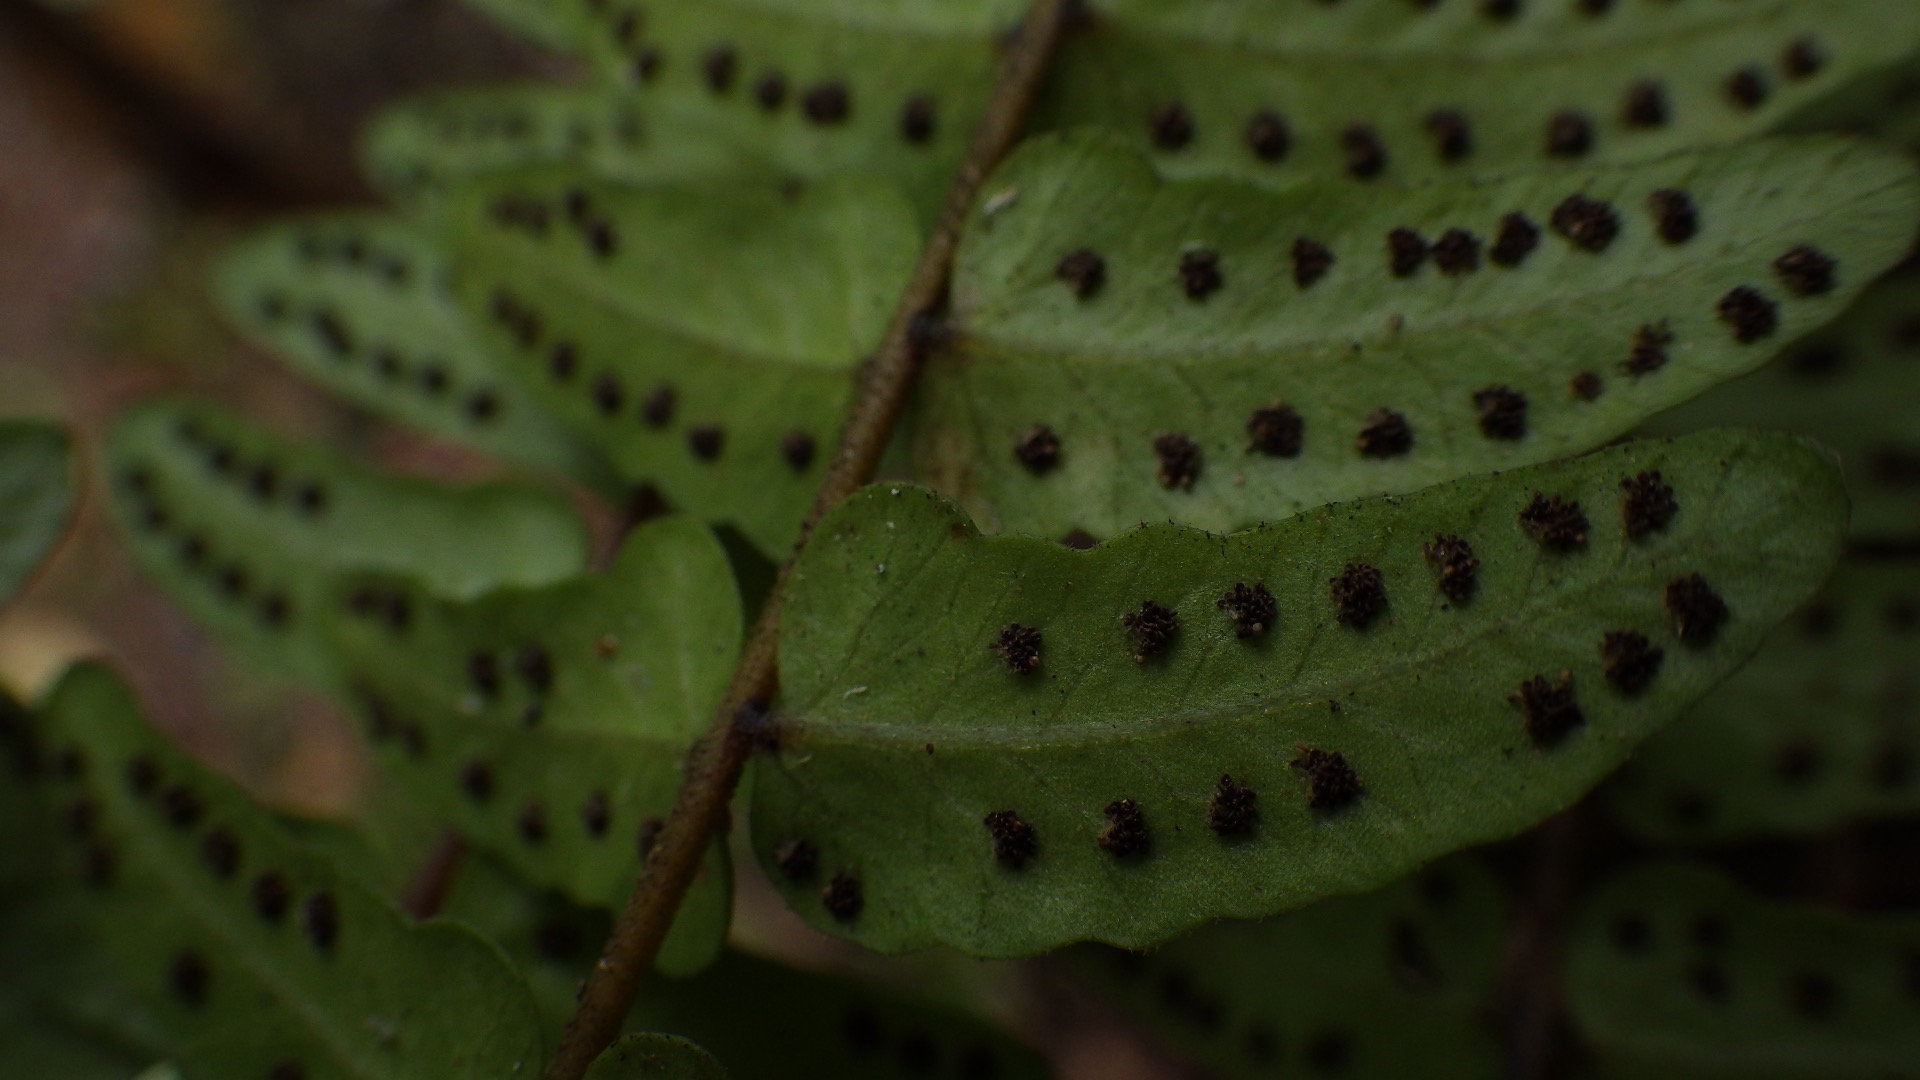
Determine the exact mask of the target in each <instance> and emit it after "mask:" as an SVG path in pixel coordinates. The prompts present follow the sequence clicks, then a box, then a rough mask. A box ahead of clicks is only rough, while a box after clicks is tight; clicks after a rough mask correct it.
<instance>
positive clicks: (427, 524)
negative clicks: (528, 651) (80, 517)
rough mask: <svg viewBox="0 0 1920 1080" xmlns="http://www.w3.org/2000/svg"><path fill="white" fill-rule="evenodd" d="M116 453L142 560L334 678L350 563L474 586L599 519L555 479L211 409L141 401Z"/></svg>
mask: <svg viewBox="0 0 1920 1080" xmlns="http://www.w3.org/2000/svg"><path fill="white" fill-rule="evenodd" d="M106 458H107V464H108V468H109V470H110V476H111V488H112V506H113V510H114V511H115V514H116V516H117V517H118V518H119V520H120V522H121V524H122V525H123V526H124V529H123V532H124V535H125V536H126V537H127V538H128V542H129V545H130V546H131V547H132V549H133V553H134V556H135V558H136V559H137V560H138V562H139V564H140V566H141V568H142V569H144V570H145V571H146V572H147V573H149V574H151V575H152V576H153V577H154V578H155V580H157V581H158V582H159V583H160V584H161V585H163V586H165V587H166V588H167V589H168V590H169V591H170V592H171V593H172V594H173V596H174V597H175V599H177V600H178V601H179V603H180V604H181V605H182V606H183V607H184V608H186V610H187V611H188V612H189V613H190V614H192V615H193V616H194V617H195V618H197V619H199V620H200V621H201V622H203V623H205V624H206V625H207V626H209V627H211V628H212V629H213V630H215V631H216V632H217V633H219V634H220V635H221V636H222V637H223V638H224V639H226V640H227V641H228V642H230V643H233V644H235V645H236V646H238V647H240V648H242V649H245V650H247V651H248V652H249V653H251V654H252V655H254V656H256V657H258V658H260V659H263V660H265V661H267V662H269V663H271V664H273V665H275V666H276V667H278V668H279V669H280V670H281V671H282V672H284V673H286V674H290V675H293V676H295V677H299V678H303V679H308V680H311V681H315V682H319V683H322V684H331V683H333V682H334V681H335V675H336V672H335V670H334V663H333V660H332V658H331V657H330V656H329V655H328V651H327V647H326V644H325V638H324V634H325V630H324V622H325V620H326V618H327V617H328V616H326V615H325V614H323V606H324V604H325V603H326V601H327V599H328V597H329V595H330V593H329V590H330V588H331V586H332V584H333V583H334V582H335V581H336V580H337V579H338V576H339V575H341V574H345V573H350V572H364V571H372V570H383V571H390V572H394V573H403V574H409V575H414V576H416V577H417V578H418V579H419V580H420V582H421V583H422V585H423V586H424V587H426V588H430V589H433V590H435V591H438V592H444V593H448V594H452V595H456V596H470V595H473V594H476V593H479V592H481V591H482V590H485V589H488V588H491V587H495V586H500V585H507V584H526V585H531V584H539V583H543V582H549V581H555V580H559V579H561V578H564V577H566V576H568V575H570V574H573V573H576V572H578V571H579V570H580V568H581V567H582V566H583V565H584V563H585V561H586V549H587V538H586V532H585V529H584V528H583V526H582V525H581V523H580V521H579V519H578V518H576V517H575V516H574V515H573V513H572V511H571V509H570V508H569V507H568V505H567V503H566V501H565V500H564V499H562V498H560V497H558V496H556V495H553V494H551V493H549V492H545V491H541V490H538V489H534V488H529V487H524V486H520V485H509V484H484V485H479V486H474V487H468V488H451V487H447V486H445V485H441V484H438V483H434V482H431V481H428V480H423V479H417V478H412V477H403V476H398V475H394V474H389V473H382V472H378V471H375V470H373V469H370V468H368V467H366V466H364V465H361V464H359V463H358V462H355V461H352V460H349V459H347V458H345V457H343V456H341V455H339V454H337V453H335V452H332V451H329V450H323V449H320V448H318V447H315V446H310V445H302V444H298V443H293V442H289V441H287V440H283V439H280V438H278V437H276V436H273V435H269V434H267V433H265V432H263V431H261V430H259V429H256V428H253V427H251V426H249V425H246V424H243V423H241V422H240V421H238V420H236V419H234V418H232V417H231V416H228V415H226V414H224V413H222V412H220V411H218V410H215V409H212V408H209V407H204V406H198V405H192V404H185V403H177V402H176V403H157V404H152V405H148V406H144V407H142V408H140V409H137V410H135V411H134V412H132V413H130V414H128V415H127V416H126V417H125V418H124V419H122V420H121V421H120V422H119V423H118V424H117V425H116V426H115V427H114V429H113V432H112V433H111V435H110V436H109V438H108V443H107V450H106Z"/></svg>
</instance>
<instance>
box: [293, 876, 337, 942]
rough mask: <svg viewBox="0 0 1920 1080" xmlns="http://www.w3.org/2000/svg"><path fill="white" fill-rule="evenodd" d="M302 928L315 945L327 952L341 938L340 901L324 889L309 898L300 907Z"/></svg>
mask: <svg viewBox="0 0 1920 1080" xmlns="http://www.w3.org/2000/svg"><path fill="white" fill-rule="evenodd" d="M300 929H301V930H302V931H303V932H304V933H305V934H306V935H307V940H308V941H310V942H312V943H313V947H314V948H316V949H319V950H321V951H322V952H327V951H330V950H332V948H333V946H334V943H335V942H337V941H339V940H340V902H339V901H338V900H335V899H334V896H333V894H332V893H330V892H326V891H324V890H322V891H320V892H317V893H314V894H313V895H312V896H310V897H308V898H307V903H306V906H305V907H303V908H301V909H300Z"/></svg>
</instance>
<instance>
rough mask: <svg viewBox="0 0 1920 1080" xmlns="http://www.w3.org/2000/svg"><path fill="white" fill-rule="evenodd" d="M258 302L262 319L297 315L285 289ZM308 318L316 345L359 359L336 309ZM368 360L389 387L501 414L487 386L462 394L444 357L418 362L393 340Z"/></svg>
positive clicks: (478, 412) (485, 417) (477, 414)
mask: <svg viewBox="0 0 1920 1080" xmlns="http://www.w3.org/2000/svg"><path fill="white" fill-rule="evenodd" d="M257 304H258V310H259V312H260V316H261V318H263V319H264V320H266V321H267V322H268V323H271V324H276V325H278V324H283V323H285V322H286V321H287V320H288V319H290V318H292V317H293V307H292V304H291V303H290V302H289V301H288V300H287V299H286V297H285V296H284V295H282V294H281V293H278V292H274V291H271V290H269V291H267V292H264V293H262V294H261V295H260V297H259V300H258V302H257ZM305 321H306V326H307V331H308V332H309V333H311V334H312V335H313V339H314V342H315V344H317V345H318V346H319V347H320V350H321V351H322V352H323V353H325V354H326V355H327V356H329V357H331V358H332V359H333V360H335V361H336V362H338V363H342V364H347V363H352V362H354V361H355V360H358V359H360V358H361V353H362V350H361V348H360V342H359V340H358V339H357V338H356V337H355V335H354V333H353V331H352V330H351V329H349V328H348V326H347V324H346V321H345V320H343V319H342V318H341V317H340V315H339V313H338V312H337V311H335V310H334V309H333V308H331V307H328V306H324V305H316V306H313V307H311V308H309V309H307V311H306V318H305ZM366 359H367V363H368V366H369V367H371V368H372V370H373V374H374V376H375V377H376V378H378V379H379V380H380V381H381V382H382V383H384V384H386V385H388V386H402V385H407V386H411V387H413V388H414V389H415V390H417V391H419V392H420V393H421V394H422V395H424V396H425V397H427V398H429V399H431V400H434V401H444V400H459V401H461V403H462V406H461V407H462V409H463V410H464V411H465V413H466V416H467V419H469V420H471V421H473V422H474V423H476V424H487V423H491V422H493V421H494V420H496V419H498V418H499V416H500V409H501V401H500V395H499V393H498V391H496V390H494V389H492V388H490V387H484V386H483V387H478V388H475V389H473V390H470V391H466V392H465V393H464V397H463V396H462V392H461V390H460V389H459V388H457V387H455V386H454V380H453V375H452V374H451V373H450V372H449V371H448V367H447V364H446V362H445V361H443V360H440V359H437V358H435V357H432V356H429V357H426V358H424V359H422V360H420V361H419V362H418V363H417V364H416V363H414V362H412V361H409V360H408V359H407V358H406V357H405V356H403V355H402V354H401V352H400V350H399V349H398V348H396V347H394V346H390V345H383V346H379V347H376V348H373V349H371V350H368V351H367V354H366Z"/></svg>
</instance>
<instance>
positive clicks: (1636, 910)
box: [1567, 865, 1920, 1080]
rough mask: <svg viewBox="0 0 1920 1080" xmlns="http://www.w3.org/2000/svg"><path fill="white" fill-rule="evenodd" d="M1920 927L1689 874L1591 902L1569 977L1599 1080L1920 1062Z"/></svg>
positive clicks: (1847, 1072)
mask: <svg viewBox="0 0 1920 1080" xmlns="http://www.w3.org/2000/svg"><path fill="white" fill-rule="evenodd" d="M1915 965H1920V920H1915V919H1913V918H1911V917H1905V918H1884V917H1877V918H1866V917H1858V916H1847V915H1841V914H1836V913H1833V912H1828V911H1822V910H1818V909H1813V908H1803V907H1796V906H1793V905H1788V904H1780V903H1774V902H1769V901H1765V900H1761V899H1759V898H1756V897H1754V896H1751V895H1749V894H1747V893H1745V892H1744V891H1743V890H1741V889H1740V888H1739V887H1737V886H1735V885H1734V884H1733V883H1732V882H1730V881H1727V880H1726V879H1724V878H1721V877H1719V876H1718V875H1716V874H1713V873H1710V872H1708V871H1705V870H1702V869H1700V868H1697V867H1694V866H1687V865H1668V866H1654V867H1647V868H1643V869H1640V870H1637V871H1634V872H1632V873H1629V874H1627V875H1625V876H1623V877H1622V878H1621V879H1619V880H1617V881H1615V882H1613V883H1612V884H1610V885H1609V886H1608V887H1606V888H1605V889H1604V890H1603V891H1602V892H1601V893H1600V894H1599V895H1597V896H1595V897H1594V898H1593V899H1592V900H1590V901H1589V902H1588V904H1587V906H1586V910H1585V911H1584V912H1583V914H1582V916H1581V918H1580V920H1579V921H1578V923H1577V924H1576V925H1575V928H1574V937H1573V943H1572V947H1571V951H1570V953H1569V960H1568V969H1567V1001H1568V1006H1569V1011H1570V1012H1571V1014H1572V1018H1573V1021H1574V1024H1575V1025H1576V1027H1577V1028H1578V1030H1579V1031H1580V1032H1581V1034H1582V1035H1583V1036H1584V1039H1585V1041H1586V1043H1587V1044H1588V1045H1589V1046H1590V1047H1591V1048H1592V1050H1593V1057H1594V1059H1595V1062H1596V1064H1597V1065H1599V1067H1600V1069H1599V1073H1598V1075H1601V1076H1607V1077H1657V1078H1666V1077H1674V1078H1679V1077H1687V1078H1694V1077H1701V1078H1706V1080H1722V1078H1725V1080H1734V1078H1739V1080H1749V1078H1751V1080H1763V1078H1765V1080H1774V1078H1778V1080H1787V1078H1790V1077H1823V1078H1824V1077H1836V1078H1852V1077H1859V1078H1863V1080H1864V1078H1875V1080H1877V1078H1881V1077H1888V1076H1895V1075H1900V1074H1902V1073H1904V1072H1905V1071H1907V1070H1909V1069H1911V1068H1912V1066H1913V1062H1914V1061H1915V1060H1920V1024H1915V1023H1914V1022H1913V1013H1914V1002H1913V980H1914V971H1915Z"/></svg>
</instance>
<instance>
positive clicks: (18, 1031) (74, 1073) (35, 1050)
mask: <svg viewBox="0 0 1920 1080" xmlns="http://www.w3.org/2000/svg"><path fill="white" fill-rule="evenodd" d="M33 793H34V794H38V792H37V791H35V792H33ZM14 820H16V819H0V823H5V824H12V823H13V821H14ZM58 836H59V832H58V831H57V829H56V830H55V831H53V832H52V833H51V835H50V836H49V838H48V839H50V840H54V839H57V838H58ZM9 839H11V837H9ZM43 869H46V870H48V871H49V873H48V874H47V876H45V877H43V878H42V879H41V880H40V881H39V882H37V883H36V884H37V885H38V888H37V889H35V890H33V891H30V892H27V893H25V894H23V895H0V970H4V971H6V973H7V978H6V980H5V981H4V983H0V1075H4V1076H19V1077H58V1078H59V1080H127V1078H128V1077H131V1076H133V1075H135V1074H136V1073H138V1072H139V1071H140V1067H141V1066H142V1065H145V1064H147V1063H149V1062H151V1061H153V1059H154V1057H155V1056H156V1055H157V1053H158V1051H157V1050H156V1049H155V1048H154V1047H152V1046H147V1045H141V1041H140V1040H139V1039H138V1037H137V1035H135V1033H132V1032H129V1031H128V1030H127V1029H126V1028H125V1027H124V1026H123V1025H119V1024H115V1023H114V1022H113V1020H114V1019H115V1017H112V1016H109V1017H105V1018H97V1017H94V1016H89V1015H86V1010H85V1009H84V1008H77V1007H75V1004H74V1001H73V999H74V998H76V997H81V996H86V995H89V994H97V993H98V991H99V990H100V989H101V988H102V987H103V986H104V985H106V984H109V983H110V982H111V979H110V977H108V976H106V975H105V974H104V972H103V970H102V969H103V966H104V965H103V963H102V961H103V960H104V959H105V958H104V957H102V956H101V955H99V952H100V951H99V949H98V948H97V947H94V946H93V944H92V943H90V942H89V941H88V939H87V935H86V930H87V927H86V924H85V920H84V919H83V918H82V917H81V912H80V910H79V905H77V904H76V903H75V902H74V901H75V897H73V896H72V895H71V890H70V889H68V888H63V887H61V886H58V885H54V884H52V883H51V882H50V881H49V880H48V878H49V877H51V876H52V875H51V872H50V871H51V865H49V867H46V868H43ZM99 1019H104V1020H105V1021H106V1022H104V1023H100V1022H96V1020H99ZM129 1035H135V1037H132V1038H129V1037H128V1036H129Z"/></svg>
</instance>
